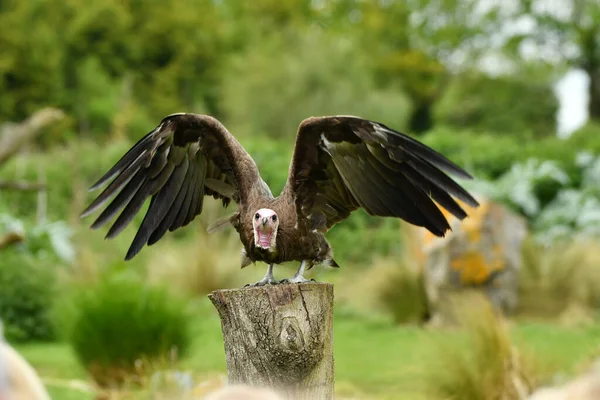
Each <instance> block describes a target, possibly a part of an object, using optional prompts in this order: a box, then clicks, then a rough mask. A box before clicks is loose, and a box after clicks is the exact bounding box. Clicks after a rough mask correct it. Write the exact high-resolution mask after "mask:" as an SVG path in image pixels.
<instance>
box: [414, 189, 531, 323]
mask: <svg viewBox="0 0 600 400" xmlns="http://www.w3.org/2000/svg"><path fill="white" fill-rule="evenodd" d="M478 201H479V203H480V204H481V205H480V206H479V207H478V208H475V209H474V208H471V207H469V206H467V205H465V204H464V203H461V206H462V207H463V208H464V209H465V211H467V213H468V214H469V216H468V217H467V218H465V219H464V220H463V221H462V222H461V221H459V220H458V219H456V218H454V217H453V216H452V215H451V214H449V213H448V212H446V211H445V210H443V212H444V215H445V216H446V218H447V219H448V220H449V221H450V225H451V227H452V232H449V233H448V234H447V235H446V237H443V238H439V237H436V236H434V235H433V234H431V233H430V232H428V231H426V230H424V229H422V228H420V229H419V230H418V234H417V236H418V237H419V241H418V244H417V247H418V249H417V260H418V261H419V263H420V266H421V268H422V271H423V274H424V280H425V290H426V293H427V298H428V303H429V308H430V310H429V311H430V317H431V320H430V322H431V323H433V324H439V323H445V322H448V319H449V318H451V317H450V315H449V313H450V310H449V309H448V307H447V304H448V301H447V300H448V298H449V295H452V294H454V293H458V292H460V291H463V290H466V289H477V290H481V291H482V292H483V293H484V294H485V295H486V296H487V298H488V299H489V300H490V301H491V303H492V305H493V306H494V308H495V309H497V310H501V311H502V312H504V313H510V312H511V311H512V310H514V308H515V307H516V305H517V289H518V288H517V286H518V285H517V283H518V282H517V277H518V271H519V268H520V266H521V245H522V242H523V240H524V239H525V237H526V235H527V226H526V222H525V220H524V219H523V218H521V217H520V216H518V215H517V214H515V213H514V212H512V211H511V210H509V209H508V208H506V207H505V206H503V205H501V204H498V203H494V202H492V201H490V200H487V199H484V198H478ZM413 229H416V228H413Z"/></svg>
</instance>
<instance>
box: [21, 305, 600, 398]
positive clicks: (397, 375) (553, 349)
mask: <svg viewBox="0 0 600 400" xmlns="http://www.w3.org/2000/svg"><path fill="white" fill-rule="evenodd" d="M210 308H211V306H210V304H208V303H207V302H201V303H200V304H198V308H197V310H198V313H199V314H202V317H201V318H198V320H197V321H196V322H197V323H196V326H195V328H194V333H195V343H194V345H193V347H192V349H191V355H190V356H189V357H188V358H187V359H185V360H184V361H183V362H182V365H181V367H182V368H183V369H189V370H192V371H194V373H196V374H198V375H209V374H215V373H218V374H223V373H225V359H224V351H223V344H222V342H221V328H220V324H219V319H218V317H217V315H216V312H214V311H213V310H211V309H210ZM334 329H335V331H334V338H335V368H336V390H337V391H338V393H339V394H345V393H346V394H352V395H355V396H356V397H358V398H361V399H362V398H365V399H400V400H402V399H415V400H417V399H419V400H420V399H421V398H419V397H418V396H417V395H416V394H415V392H416V391H417V390H418V388H419V386H418V385H419V377H420V376H421V375H422V374H420V368H421V364H422V360H423V359H424V358H425V357H428V356H429V357H430V356H431V346H430V344H431V339H432V338H439V337H442V338H447V340H452V341H455V342H456V345H457V346H461V345H465V343H464V341H461V334H460V333H457V332H448V331H440V330H427V329H420V328H417V327H408V326H394V325H392V324H391V323H388V322H387V321H384V320H375V319H364V318H359V317H352V316H347V315H343V316H342V315H336V318H335V328H334ZM512 335H513V338H514V339H515V341H516V342H518V343H520V344H523V345H524V346H526V347H527V348H528V349H530V350H531V351H532V352H533V354H534V355H535V356H536V359H538V361H539V362H540V363H542V364H543V365H545V366H553V367H555V368H556V370H557V371H560V372H561V373H565V374H570V373H574V372H576V371H577V369H578V368H579V367H580V366H581V365H584V364H585V363H586V362H588V361H589V359H590V356H591V355H592V354H593V353H594V352H595V351H597V349H598V337H600V321H599V322H597V323H596V324H595V325H589V326H581V327H570V328H567V327H560V326H556V325H552V324H550V323H541V322H540V323H525V322H520V323H518V324H516V325H515V326H514V327H513V328H512ZM467 345H468V344H467ZM17 349H18V350H19V351H20V352H21V354H22V355H23V356H24V357H25V358H26V359H27V360H29V361H30V362H31V363H32V365H33V366H34V367H35V368H36V369H37V370H38V371H39V372H40V374H41V375H42V377H43V378H44V379H48V378H49V379H59V380H63V381H67V380H71V379H76V380H82V379H85V372H84V371H83V369H82V368H81V367H80V366H79V365H78V363H77V361H76V359H75V356H74V354H73V353H72V352H71V351H70V349H69V348H68V347H67V346H66V345H64V344H54V343H51V344H28V345H19V346H17ZM48 383H49V384H48V387H49V390H50V392H51V396H52V398H53V399H56V400H71V399H82V400H87V399H91V398H92V396H89V395H83V394H81V393H80V392H78V391H76V390H73V389H65V388H60V387H57V386H56V385H53V384H52V381H48ZM340 397H341V396H340Z"/></svg>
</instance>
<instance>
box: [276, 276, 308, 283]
mask: <svg viewBox="0 0 600 400" xmlns="http://www.w3.org/2000/svg"><path fill="white" fill-rule="evenodd" d="M306 282H316V281H315V280H314V279H306V278H305V277H303V276H302V275H294V276H293V277H291V278H288V279H283V280H281V281H279V283H306Z"/></svg>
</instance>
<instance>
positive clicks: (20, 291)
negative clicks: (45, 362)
mask: <svg viewBox="0 0 600 400" xmlns="http://www.w3.org/2000/svg"><path fill="white" fill-rule="evenodd" d="M9 232H12V233H18V234H19V235H21V236H22V237H23V238H24V241H23V242H21V243H18V244H13V245H11V247H8V248H5V249H2V250H0V319H2V320H3V321H4V324H5V326H6V336H7V338H8V339H9V340H12V341H21V342H22V341H29V340H49V339H52V338H53V337H54V331H53V329H52V324H51V322H50V317H49V310H50V308H51V307H52V304H53V301H54V297H55V283H56V277H57V271H58V267H60V266H61V265H66V264H67V263H68V262H70V261H71V260H72V259H73V247H72V245H71V242H70V231H69V229H68V228H67V227H66V226H65V225H64V224H63V223H61V222H56V223H53V224H44V225H38V226H34V227H30V226H28V225H27V224H25V223H24V222H23V221H21V220H18V219H16V218H13V217H11V216H9V215H8V214H0V237H3V236H4V235H5V234H7V233H9Z"/></svg>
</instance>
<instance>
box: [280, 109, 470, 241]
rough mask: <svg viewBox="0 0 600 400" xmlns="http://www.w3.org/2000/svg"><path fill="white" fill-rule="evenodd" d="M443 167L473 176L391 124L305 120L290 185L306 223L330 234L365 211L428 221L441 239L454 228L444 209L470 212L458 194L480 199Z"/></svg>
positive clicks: (465, 198)
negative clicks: (466, 209) (355, 212)
mask: <svg viewBox="0 0 600 400" xmlns="http://www.w3.org/2000/svg"><path fill="white" fill-rule="evenodd" d="M442 170H445V171H447V172H448V173H450V174H453V175H456V176H458V177H461V178H471V176H470V175H469V174H468V173H467V172H465V171H464V170H463V169H461V168H460V167H458V166H457V165H455V164H454V163H452V162H451V161H450V160H448V159H447V158H445V157H444V156H442V155H441V154H439V153H437V152H436V151H434V150H432V149H430V148H429V147H427V146H425V145H424V144H422V143H420V142H418V141H416V140H415V139H412V138H410V137H409V136H406V135H404V134H402V133H400V132H396V131H394V130H392V129H390V128H388V127H387V126H385V125H383V124H380V123H377V122H373V121H368V120H365V119H361V118H357V117H347V116H335V117H318V118H315V117H313V118H308V119H306V120H304V121H303V122H302V123H301V124H300V127H299V130H298V136H297V138H296V147H295V149H294V155H293V158H292V162H291V165H290V175H289V177H288V181H287V184H286V188H285V189H286V190H288V191H291V195H292V197H293V198H295V202H296V211H297V213H298V220H299V223H301V224H302V223H306V224H308V226H307V228H308V229H318V230H321V231H326V230H328V229H329V228H331V227H332V226H333V225H335V224H336V223H338V222H339V221H341V220H343V219H344V218H346V217H348V215H350V213H351V212H352V211H353V210H356V209H357V208H359V207H362V208H364V209H365V210H366V211H367V212H368V213H369V214H371V215H379V216H393V217H399V218H402V219H404V220H406V221H408V222H410V223H412V224H415V225H418V226H424V227H425V228H427V229H428V230H429V231H431V232H432V233H434V234H435V235H438V236H443V235H444V233H445V232H446V231H447V230H448V229H450V225H449V224H448V221H447V220H446V218H445V217H444V215H443V214H442V212H441V211H440V210H439V209H438V207H437V205H436V204H435V203H434V200H435V202H437V203H438V204H439V205H441V206H442V207H444V208H445V209H446V210H448V211H449V212H450V213H452V214H453V215H455V216H456V217H458V218H460V219H463V218H465V217H466V216H467V214H466V213H465V211H464V210H463V209H462V208H461V207H460V206H459V205H458V203H457V202H456V201H455V200H454V199H453V198H452V196H454V197H456V198H458V199H460V200H462V201H464V202H465V203H467V204H469V205H471V206H478V203H477V201H476V200H475V199H474V198H473V197H472V196H471V195H470V194H469V193H468V192H467V191H466V190H465V189H463V188H462V187H461V186H460V185H458V184H457V183H456V182H454V181H453V180H452V179H451V178H450V177H448V175H446V174H445V173H444V172H442Z"/></svg>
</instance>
